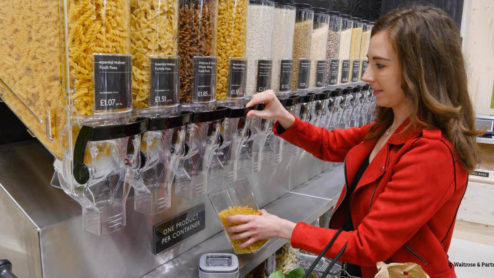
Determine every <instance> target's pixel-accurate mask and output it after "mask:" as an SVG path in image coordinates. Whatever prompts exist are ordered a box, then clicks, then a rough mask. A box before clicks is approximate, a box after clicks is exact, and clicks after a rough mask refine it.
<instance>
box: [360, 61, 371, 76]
mask: <svg viewBox="0 0 494 278" xmlns="http://www.w3.org/2000/svg"><path fill="white" fill-rule="evenodd" d="M368 66H369V61H367V60H365V61H363V62H362V75H361V76H360V79H362V77H364V73H365V71H366V70H367V67H368Z"/></svg>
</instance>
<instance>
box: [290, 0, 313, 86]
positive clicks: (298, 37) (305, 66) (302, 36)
mask: <svg viewBox="0 0 494 278" xmlns="http://www.w3.org/2000/svg"><path fill="white" fill-rule="evenodd" d="M296 7H297V10H296V22H295V36H294V39H293V78H292V90H294V91H295V90H304V89H308V88H309V77H310V64H311V60H310V50H311V49H310V48H311V39H312V25H313V18H314V12H313V11H312V7H311V5H309V4H302V3H300V4H296Z"/></svg>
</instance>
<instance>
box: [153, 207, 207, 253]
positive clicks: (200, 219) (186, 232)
mask: <svg viewBox="0 0 494 278" xmlns="http://www.w3.org/2000/svg"><path fill="white" fill-rule="evenodd" d="M205 227H206V209H205V207H204V204H200V205H198V206H196V207H193V208H191V209H189V210H188V211H186V212H184V213H183V214H181V215H179V216H177V217H175V218H173V219H169V220H167V221H165V222H163V223H161V224H157V225H155V226H153V242H154V244H153V253H154V254H158V253H160V252H162V251H163V250H165V249H168V248H170V247H172V246H173V245H175V244H177V243H179V242H180V241H182V240H184V239H186V238H188V237H190V236H192V235H194V234H195V233H197V232H199V231H202V230H204V228H205Z"/></svg>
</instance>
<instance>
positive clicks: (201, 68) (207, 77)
mask: <svg viewBox="0 0 494 278" xmlns="http://www.w3.org/2000/svg"><path fill="white" fill-rule="evenodd" d="M217 17H218V0H204V1H197V0H180V2H179V30H178V55H179V56H180V61H181V62H180V102H181V104H182V105H183V106H186V107H187V109H188V110H194V111H200V110H211V109H214V107H215V102H216V72H217V57H216V34H217V33H216V26H217Z"/></svg>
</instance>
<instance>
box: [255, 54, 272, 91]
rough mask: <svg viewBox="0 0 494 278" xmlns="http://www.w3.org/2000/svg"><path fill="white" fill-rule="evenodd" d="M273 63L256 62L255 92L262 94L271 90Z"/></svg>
mask: <svg viewBox="0 0 494 278" xmlns="http://www.w3.org/2000/svg"><path fill="white" fill-rule="evenodd" d="M272 68H273V61H271V60H258V61H257V86H256V92H263V91H266V90H269V89H271V72H272Z"/></svg>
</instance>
